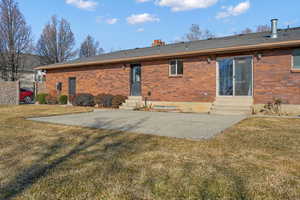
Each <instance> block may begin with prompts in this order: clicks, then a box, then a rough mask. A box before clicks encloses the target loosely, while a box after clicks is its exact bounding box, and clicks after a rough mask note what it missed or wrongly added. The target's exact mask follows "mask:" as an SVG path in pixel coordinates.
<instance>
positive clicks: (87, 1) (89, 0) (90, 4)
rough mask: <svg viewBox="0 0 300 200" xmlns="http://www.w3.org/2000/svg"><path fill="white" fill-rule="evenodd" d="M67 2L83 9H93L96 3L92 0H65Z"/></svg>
mask: <svg viewBox="0 0 300 200" xmlns="http://www.w3.org/2000/svg"><path fill="white" fill-rule="evenodd" d="M65 1H66V3H67V4H70V5H73V6H75V7H77V8H80V9H83V10H94V9H95V8H96V7H97V5H98V3H97V2H95V1H93V0H65Z"/></svg>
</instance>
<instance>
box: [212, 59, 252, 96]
mask: <svg viewBox="0 0 300 200" xmlns="http://www.w3.org/2000/svg"><path fill="white" fill-rule="evenodd" d="M218 65H219V69H218V70H219V74H218V75H219V81H218V85H219V87H218V89H219V91H218V93H219V95H220V96H252V88H253V86H252V85H253V84H252V82H253V81H252V79H253V77H252V57H249V56H248V57H238V58H225V59H219V60H218Z"/></svg>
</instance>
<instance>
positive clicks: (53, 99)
mask: <svg viewBox="0 0 300 200" xmlns="http://www.w3.org/2000/svg"><path fill="white" fill-rule="evenodd" d="M45 98H46V103H47V104H49V105H55V104H58V100H57V97H56V96H51V95H47V96H46V97H45Z"/></svg>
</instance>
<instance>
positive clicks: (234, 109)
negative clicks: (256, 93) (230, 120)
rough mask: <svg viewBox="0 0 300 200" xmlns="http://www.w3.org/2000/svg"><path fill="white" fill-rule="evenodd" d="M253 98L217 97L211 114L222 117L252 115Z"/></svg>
mask: <svg viewBox="0 0 300 200" xmlns="http://www.w3.org/2000/svg"><path fill="white" fill-rule="evenodd" d="M252 105H253V98H252V97H217V98H216V101H215V102H214V103H213V106H212V108H211V111H210V113H211V114H220V115H250V114H251V108H252Z"/></svg>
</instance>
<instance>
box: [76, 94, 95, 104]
mask: <svg viewBox="0 0 300 200" xmlns="http://www.w3.org/2000/svg"><path fill="white" fill-rule="evenodd" d="M73 105H74V106H95V101H94V96H93V95H91V94H88V93H82V94H77V95H76V96H75V98H74V101H73Z"/></svg>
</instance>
